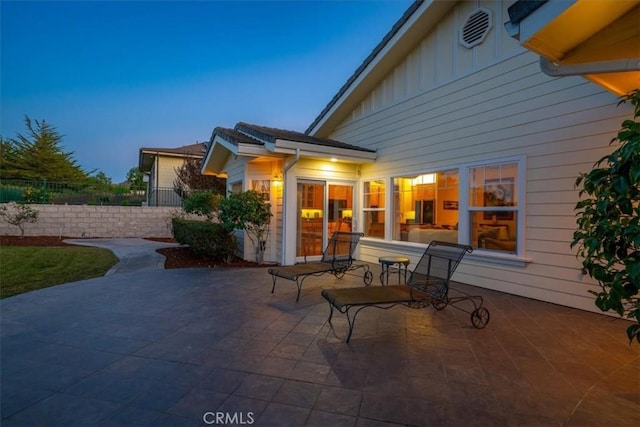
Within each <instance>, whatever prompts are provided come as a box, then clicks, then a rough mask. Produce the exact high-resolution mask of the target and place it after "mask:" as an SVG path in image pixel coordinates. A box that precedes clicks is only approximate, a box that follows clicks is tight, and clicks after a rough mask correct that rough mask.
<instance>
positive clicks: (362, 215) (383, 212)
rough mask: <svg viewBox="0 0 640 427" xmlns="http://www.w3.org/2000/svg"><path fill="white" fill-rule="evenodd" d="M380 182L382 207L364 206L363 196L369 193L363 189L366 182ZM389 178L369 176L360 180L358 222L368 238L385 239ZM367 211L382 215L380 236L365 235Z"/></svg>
mask: <svg viewBox="0 0 640 427" xmlns="http://www.w3.org/2000/svg"><path fill="white" fill-rule="evenodd" d="M374 181H376V182H381V183H383V184H384V194H383V200H384V207H382V208H380V207H378V208H370V207H366V203H365V197H366V196H367V194H371V193H367V192H366V191H365V188H366V184H367V183H370V182H374ZM388 188H389V180H388V179H385V178H371V179H363V180H362V187H361V194H362V199H361V206H362V208H361V210H360V223H361V224H362V232H363V233H364V234H365V237H366V238H368V239H376V240H386V236H387V228H388V215H387V211H388V206H389V194H388V193H389V191H388ZM367 212H378V215H381V216H382V219H383V221H384V230H383V234H382V237H377V236H367V230H366V229H365V227H366V226H367V222H366V220H365V218H366V214H367ZM380 212H381V213H380Z"/></svg>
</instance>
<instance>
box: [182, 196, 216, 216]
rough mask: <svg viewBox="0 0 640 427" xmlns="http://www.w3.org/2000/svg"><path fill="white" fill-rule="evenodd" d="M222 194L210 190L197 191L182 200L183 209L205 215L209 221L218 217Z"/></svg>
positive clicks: (190, 212)
mask: <svg viewBox="0 0 640 427" xmlns="http://www.w3.org/2000/svg"><path fill="white" fill-rule="evenodd" d="M222 199H223V196H221V195H219V194H214V193H212V192H210V191H198V192H195V193H193V194H191V195H190V196H188V197H187V198H186V199H185V200H184V211H185V212H186V213H189V214H195V215H200V216H205V217H207V219H208V220H209V221H215V220H216V219H217V218H218V215H219V214H218V210H219V205H220V202H221V201H222Z"/></svg>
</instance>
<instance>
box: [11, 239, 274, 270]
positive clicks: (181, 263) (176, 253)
mask: <svg viewBox="0 0 640 427" xmlns="http://www.w3.org/2000/svg"><path fill="white" fill-rule="evenodd" d="M65 239H74V237H62V238H60V237H55V236H25V237H24V238H21V237H20V236H0V246H73V245H69V244H68V243H64V242H63V240H65ZM148 240H153V241H155V242H163V243H175V240H173V239H171V238H168V239H167V238H150V239H148ZM156 252H158V253H160V254H162V255H164V256H165V258H166V261H165V263H164V268H167V269H170V268H194V267H202V268H211V267H230V268H252V267H267V265H265V264H258V263H255V262H251V261H245V260H242V259H237V260H235V261H233V262H230V263H220V262H213V261H211V260H209V259H206V258H203V257H201V256H198V255H196V254H194V253H193V252H191V249H190V248H189V247H186V246H180V247H175V248H163V249H158V250H157V251H156Z"/></svg>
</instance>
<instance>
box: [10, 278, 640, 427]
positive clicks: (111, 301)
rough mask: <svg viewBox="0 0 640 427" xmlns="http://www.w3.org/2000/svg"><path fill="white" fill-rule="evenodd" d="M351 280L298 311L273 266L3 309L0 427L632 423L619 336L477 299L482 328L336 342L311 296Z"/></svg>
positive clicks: (118, 281) (493, 298)
mask: <svg viewBox="0 0 640 427" xmlns="http://www.w3.org/2000/svg"><path fill="white" fill-rule="evenodd" d="M372 269H373V270H374V274H376V273H377V272H379V270H378V266H372ZM361 283H362V279H361V278H360V277H354V276H346V277H345V278H344V279H343V280H337V279H335V278H334V277H333V276H329V275H327V276H323V277H319V278H315V277H314V278H309V279H308V280H307V281H306V282H305V287H304V289H303V291H302V295H301V299H300V302H299V303H296V302H295V294H296V290H295V285H293V284H291V283H286V282H284V283H282V284H279V286H278V287H277V288H276V292H275V294H271V293H270V290H271V278H270V276H269V275H268V274H267V272H266V269H242V270H223V269H211V270H209V269H186V270H158V271H146V272H137V273H131V274H120V275H112V276H108V277H104V278H100V279H91V280H87V281H83V282H77V283H72V284H68V285H64V286H60V287H55V288H49V289H45V290H42V291H38V292H33V293H30V294H26V295H22V296H18V297H14V298H9V299H5V300H3V301H1V302H0V307H1V309H2V312H1V313H2V319H1V320H2V329H1V332H2V342H1V344H2V349H1V350H2V384H1V385H2V425H3V426H18V425H36V424H37V425H80V424H85V425H86V424H98V425H163V426H173V425H176V426H178V425H194V426H198V425H204V424H207V423H210V422H211V421H212V420H214V418H212V417H214V416H217V414H223V415H224V416H226V417H229V418H226V421H227V422H229V421H235V422H236V424H241V422H242V421H244V423H245V424H246V423H248V421H253V423H254V425H260V426H262V425H264V426H268V425H278V426H283V425H292V426H303V425H306V426H313V425H332V426H335V425H345V426H356V425H357V426H373V425H375V426H382V425H385V426H388V425H417V426H423V425H455V426H458V425H576V426H583V425H638V423H640V397H639V396H640V347H639V346H637V345H634V346H630V345H629V344H628V343H627V340H626V338H625V329H626V326H627V323H626V322H624V321H622V320H619V319H615V318H612V317H608V316H603V315H599V314H595V313H588V312H583V311H579V310H574V309H570V308H565V307H560V306H556V305H553V304H548V303H543V302H539V301H533V300H529V299H525V298H520V297H515V296H511V295H507V294H502V293H498V292H493V291H487V290H483V289H472V293H474V294H480V295H482V296H483V297H484V298H485V305H486V307H487V308H488V309H489V310H490V312H491V321H490V323H489V325H488V326H487V327H486V328H485V329H482V330H477V329H475V328H473V327H472V326H471V323H470V319H469V315H468V314H467V313H464V312H462V311H458V310H455V309H452V308H449V307H448V308H446V309H445V310H443V311H436V310H434V309H433V308H426V309H420V310H415V309H408V308H405V307H401V306H398V307H395V308H393V309H390V310H378V309H373V308H372V309H368V310H365V311H363V312H362V313H361V314H360V315H359V317H358V323H357V325H356V328H355V331H354V334H353V337H352V339H351V343H350V344H346V343H344V342H343V341H344V338H345V336H346V333H347V325H346V320H345V319H344V317H343V316H341V315H339V313H335V314H334V318H333V325H330V324H329V323H327V317H328V313H329V307H328V304H327V303H326V301H325V300H324V299H322V297H321V296H320V290H321V289H322V287H332V286H360V285H361ZM465 288H466V287H465ZM234 416H235V418H233V417H234ZM203 417H204V419H203ZM207 417H209V418H207Z"/></svg>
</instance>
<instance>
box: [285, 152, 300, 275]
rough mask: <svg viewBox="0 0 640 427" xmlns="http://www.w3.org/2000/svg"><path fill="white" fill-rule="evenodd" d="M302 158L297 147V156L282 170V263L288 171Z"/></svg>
mask: <svg viewBox="0 0 640 427" xmlns="http://www.w3.org/2000/svg"><path fill="white" fill-rule="evenodd" d="M298 160H300V149H299V148H296V156H295V157H294V158H293V161H292V162H291V163H289V164H288V165H285V167H284V169H283V171H282V205H283V206H284V209H282V243H283V245H282V249H283V250H282V259H281V260H280V264H282V265H284V263H285V258H286V257H285V248H286V243H287V185H286V183H287V172H288V171H289V169H291V168H292V167H293V166H294V165H295V164H296V163H298Z"/></svg>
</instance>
